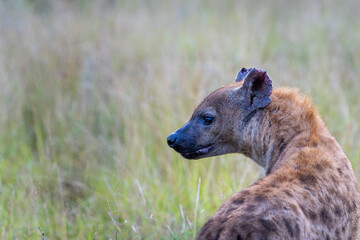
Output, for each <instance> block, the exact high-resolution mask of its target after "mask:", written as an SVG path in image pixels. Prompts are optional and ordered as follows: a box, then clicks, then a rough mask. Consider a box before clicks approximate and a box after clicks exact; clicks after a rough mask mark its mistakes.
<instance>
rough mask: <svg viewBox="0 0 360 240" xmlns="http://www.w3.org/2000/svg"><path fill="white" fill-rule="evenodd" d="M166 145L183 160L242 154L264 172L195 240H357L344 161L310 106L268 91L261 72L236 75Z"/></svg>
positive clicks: (354, 199)
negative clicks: (233, 79)
mask: <svg viewBox="0 0 360 240" xmlns="http://www.w3.org/2000/svg"><path fill="white" fill-rule="evenodd" d="M167 142H168V144H169V146H170V147H171V148H173V149H174V150H175V151H177V152H178V153H180V154H181V155H182V156H183V157H185V158H187V159H199V158H205V157H210V156H216V155H221V154H226V153H242V154H244V155H245V156H247V157H249V158H251V159H253V160H254V161H255V162H256V163H258V164H259V165H260V166H262V167H263V168H265V170H266V176H265V177H264V178H262V179H260V180H258V181H257V182H255V183H254V184H252V185H251V186H249V187H247V188H245V189H244V190H243V191H241V192H239V193H235V194H234V195H233V196H231V197H230V199H228V200H227V201H225V203H224V204H223V205H222V206H221V207H220V208H219V209H218V210H217V211H216V213H215V214H214V215H213V216H212V217H211V218H210V220H209V221H208V222H207V223H206V224H205V225H204V226H203V227H202V228H201V230H200V232H199V234H198V237H197V239H199V240H200V239H204V240H205V239H207V240H211V239H223V240H225V239H230V240H231V239H356V235H357V230H358V220H359V209H358V208H359V199H360V197H359V191H358V185H357V180H356V177H355V174H354V171H353V169H352V167H351V164H350V162H349V160H348V158H347V157H346V155H345V153H344V152H343V150H342V149H341V147H340V145H339V144H338V143H337V141H336V140H335V139H334V137H332V135H331V134H330V132H329V131H328V129H327V128H326V126H325V124H324V123H323V121H322V120H321V118H320V116H319V114H318V113H317V111H316V108H315V106H313V105H312V103H311V101H310V100H309V98H307V97H305V96H303V95H301V94H299V93H298V92H297V91H296V90H293V89H289V88H278V89H274V90H273V89H272V81H271V79H270V78H269V76H268V74H267V73H266V72H265V71H262V70H258V69H256V68H251V69H246V68H243V69H241V70H240V71H239V73H238V75H237V77H236V81H235V83H232V84H229V85H226V86H224V87H222V88H219V89H218V90H216V91H214V92H212V93H211V94H210V95H209V96H207V97H206V98H205V99H204V100H203V101H202V102H201V103H200V105H199V106H198V107H197V108H196V109H195V111H194V113H193V115H192V116H191V118H190V120H189V121H188V122H187V123H186V124H185V125H184V126H183V127H181V128H180V129H178V130H177V131H175V132H174V133H172V134H170V135H169V137H168V138H167Z"/></svg>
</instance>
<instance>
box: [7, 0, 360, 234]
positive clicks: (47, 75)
mask: <svg viewBox="0 0 360 240" xmlns="http://www.w3.org/2000/svg"><path fill="white" fill-rule="evenodd" d="M358 9H360V2H359V1H356V0H349V1H345V2H344V1H310V0H306V1H275V0H274V1H250V0H249V1H215V0H210V1H205V0H204V1H202V0H200V1H180V0H178V1H158V0H153V1H139V0H138V1H111V0H109V1H95V0H94V1H65V0H64V1H45V0H31V1H30V0H28V1H25V0H18V1H1V2H0V35H1V37H0V52H1V54H0V86H1V87H0V102H1V105H0V189H1V191H0V203H1V204H0V236H1V239H45V238H46V239H192V238H193V237H194V236H195V234H196V233H197V231H198V230H199V226H201V225H202V224H203V223H204V222H205V220H206V219H208V218H209V217H210V216H211V215H212V214H213V213H214V212H215V210H216V209H217V208H218V207H219V206H220V205H221V203H222V202H223V201H224V200H225V199H226V198H228V197H229V196H230V195H231V194H232V193H235V192H237V191H240V190H241V189H243V188H244V187H246V186H247V185H249V184H250V183H252V182H254V181H255V180H256V179H258V178H260V177H261V176H263V171H262V170H261V169H260V168H259V167H258V166H256V165H255V163H253V162H252V161H251V160H249V159H246V158H244V157H242V156H240V155H229V156H221V157H215V158H210V159H202V160H199V161H187V160H184V159H183V158H181V157H180V156H179V155H178V154H176V153H175V152H174V151H173V150H172V149H170V148H169V147H168V146H167V144H166V137H167V135H168V134H170V133H171V132H172V131H174V130H176V129H177V128H178V127H180V126H181V125H182V124H183V123H185V122H186V121H187V120H188V118H189V117H190V115H191V113H192V110H193V109H194V107H195V106H196V105H197V104H198V103H199V102H200V101H201V99H202V98H203V97H205V96H206V95H207V94H208V93H209V92H210V91H212V90H214V89H216V88H218V87H220V86H222V85H225V84H227V83H230V82H232V81H233V79H234V77H235V74H236V72H237V70H238V69H240V68H241V67H253V66H256V67H258V68H261V69H265V70H267V71H268V73H269V75H270V77H271V78H272V79H273V81H274V85H275V86H280V85H288V86H291V87H298V88H300V89H301V91H302V92H304V93H306V94H308V95H311V96H312V97H313V99H314V102H315V103H316V104H317V106H318V110H319V112H320V114H321V115H322V116H323V119H324V121H325V122H326V124H327V126H328V127H329V129H330V131H331V132H332V133H333V134H334V136H335V137H336V138H337V139H338V141H339V142H340V144H341V145H342V146H343V149H344V151H345V152H346V153H347V155H348V156H349V158H350V159H351V162H352V164H353V167H354V170H355V172H356V174H357V176H358V177H360V172H359V171H360V170H359V166H360V138H359V136H360V124H359V119H360V104H359V103H360V94H359V93H360V82H359V75H360V58H359V56H360V44H359V42H360V15H359V13H358ZM39 227H40V228H39ZM43 232H44V233H43Z"/></svg>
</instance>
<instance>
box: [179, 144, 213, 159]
mask: <svg viewBox="0 0 360 240" xmlns="http://www.w3.org/2000/svg"><path fill="white" fill-rule="evenodd" d="M213 147H214V145H210V146H207V147H204V148H200V149H198V150H196V151H193V152H186V153H181V155H182V156H183V157H184V158H187V159H195V158H198V157H200V156H202V155H205V154H207V153H209V152H210V151H211V150H212V149H213Z"/></svg>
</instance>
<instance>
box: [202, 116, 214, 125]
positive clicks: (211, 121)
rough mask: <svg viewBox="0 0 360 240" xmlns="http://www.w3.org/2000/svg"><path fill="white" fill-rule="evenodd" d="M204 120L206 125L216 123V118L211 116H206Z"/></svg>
mask: <svg viewBox="0 0 360 240" xmlns="http://www.w3.org/2000/svg"><path fill="white" fill-rule="evenodd" d="M203 119H204V123H205V124H206V125H210V124H212V123H213V122H214V117H213V116H210V115H204V116H203Z"/></svg>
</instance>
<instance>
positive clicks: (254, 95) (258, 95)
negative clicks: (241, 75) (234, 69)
mask: <svg viewBox="0 0 360 240" xmlns="http://www.w3.org/2000/svg"><path fill="white" fill-rule="evenodd" d="M243 88H245V94H246V98H248V99H249V100H250V104H251V106H252V107H254V108H264V107H266V106H268V105H269V104H270V103H271V98H270V95H271V92H272V82H271V79H270V77H269V75H268V74H267V73H266V71H262V70H259V69H256V68H253V69H251V70H250V72H249V73H248V74H247V75H246V76H245V79H244V84H243Z"/></svg>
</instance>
